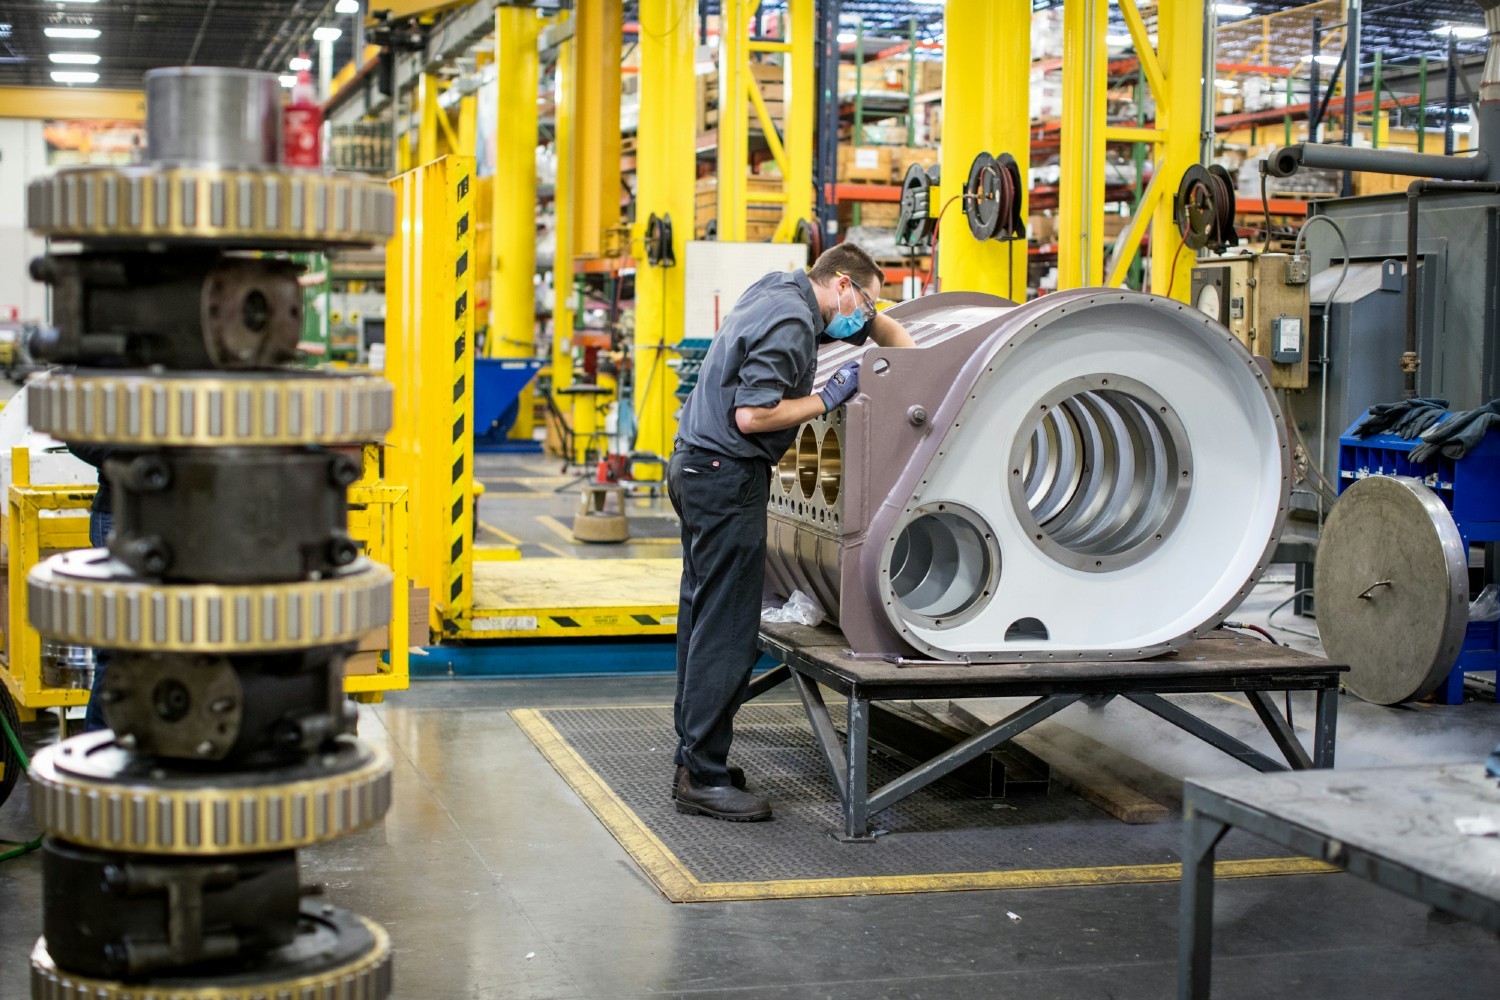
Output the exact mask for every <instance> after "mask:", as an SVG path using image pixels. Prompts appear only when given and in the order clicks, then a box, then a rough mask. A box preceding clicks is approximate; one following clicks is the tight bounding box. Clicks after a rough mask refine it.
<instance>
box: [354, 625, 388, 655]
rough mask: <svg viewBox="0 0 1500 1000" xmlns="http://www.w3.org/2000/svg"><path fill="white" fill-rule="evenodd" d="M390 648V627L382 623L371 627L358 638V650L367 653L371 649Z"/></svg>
mask: <svg viewBox="0 0 1500 1000" xmlns="http://www.w3.org/2000/svg"><path fill="white" fill-rule="evenodd" d="M390 648H391V627H390V626H389V625H382V626H380V627H379V628H376V629H371V630H370V631H368V632H366V633H365V634H364V637H363V638H361V639H360V640H359V652H361V653H367V652H370V651H371V650H382V649H390Z"/></svg>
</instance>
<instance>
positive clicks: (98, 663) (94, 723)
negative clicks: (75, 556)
mask: <svg viewBox="0 0 1500 1000" xmlns="http://www.w3.org/2000/svg"><path fill="white" fill-rule="evenodd" d="M114 525H115V518H114V515H113V514H104V513H100V512H99V511H97V510H96V511H92V512H91V513H90V514H89V544H90V545H92V546H94V548H96V549H100V548H103V547H104V545H105V543H107V542H108V541H109V532H110V530H111V529H112V528H113V527H114ZM108 662H109V654H108V653H106V652H105V651H104V650H102V649H96V650H94V687H93V689H92V690H91V691H89V708H88V712H87V713H85V715H84V717H83V731H84V732H86V733H92V732H93V731H94V730H96V729H107V728H108V726H106V725H105V722H104V702H102V701H100V700H99V692H100V691H103V690H104V667H105V665H106V664H107V663H108Z"/></svg>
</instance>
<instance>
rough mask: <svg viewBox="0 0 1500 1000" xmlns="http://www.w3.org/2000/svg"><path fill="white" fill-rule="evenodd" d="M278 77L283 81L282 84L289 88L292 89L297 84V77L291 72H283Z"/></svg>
mask: <svg viewBox="0 0 1500 1000" xmlns="http://www.w3.org/2000/svg"><path fill="white" fill-rule="evenodd" d="M276 79H277V80H279V81H281V85H282V86H283V87H285V88H286V89H287V90H291V89H292V88H293V87H295V86H297V77H296V76H294V75H293V74H291V73H283V74H281V75H280V76H278V77H277V78H276Z"/></svg>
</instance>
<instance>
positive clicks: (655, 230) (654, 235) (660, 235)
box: [646, 212, 711, 267]
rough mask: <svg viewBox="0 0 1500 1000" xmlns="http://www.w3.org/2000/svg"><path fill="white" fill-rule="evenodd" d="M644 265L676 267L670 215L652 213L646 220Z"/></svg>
mask: <svg viewBox="0 0 1500 1000" xmlns="http://www.w3.org/2000/svg"><path fill="white" fill-rule="evenodd" d="M710 238H711V237H710ZM646 263H647V264H650V265H651V266H652V267H676V266H677V254H676V253H675V252H674V251H673V249H672V215H671V213H670V212H669V213H667V214H666V215H657V214H656V213H655V212H652V213H651V215H650V217H648V218H647V219H646Z"/></svg>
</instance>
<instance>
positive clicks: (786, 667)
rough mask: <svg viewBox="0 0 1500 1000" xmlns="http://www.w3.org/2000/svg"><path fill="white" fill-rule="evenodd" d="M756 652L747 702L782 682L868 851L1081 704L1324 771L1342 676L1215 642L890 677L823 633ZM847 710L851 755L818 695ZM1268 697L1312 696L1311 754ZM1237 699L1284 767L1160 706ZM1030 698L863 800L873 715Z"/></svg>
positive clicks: (768, 642)
mask: <svg viewBox="0 0 1500 1000" xmlns="http://www.w3.org/2000/svg"><path fill="white" fill-rule="evenodd" d="M760 648H761V649H762V650H764V651H765V652H766V653H767V654H769V655H770V657H771V658H772V659H775V660H778V661H780V665H779V666H776V667H774V668H772V669H771V670H770V671H768V672H766V673H764V674H762V675H761V676H759V677H756V678H755V679H754V680H752V681H751V683H750V694H749V697H750V698H755V697H758V696H759V695H762V694H764V693H765V692H767V691H769V690H771V689H772V688H774V687H776V686H777V685H780V684H782V683H784V682H786V681H788V680H790V681H791V682H792V683H793V684H794V685H795V687H796V688H797V694H798V696H799V697H800V698H801V699H802V706H803V708H804V709H805V710H806V712H807V720H808V723H809V724H810V725H811V727H812V731H813V736H814V738H815V739H816V740H817V743H818V747H819V749H820V750H821V751H822V754H823V760H824V762H825V763H827V765H828V769H829V770H830V771H831V772H832V774H833V780H834V784H835V785H836V786H837V788H838V794H839V801H840V803H841V805H842V806H843V812H844V829H843V831H842V835H841V836H840V839H841V840H849V841H863V840H870V839H872V838H871V834H870V816H871V815H872V814H874V813H876V812H879V811H880V810H881V809H884V808H886V807H887V806H890V805H891V804H893V803H895V802H897V801H899V800H900V799H903V798H905V797H906V796H908V795H910V794H911V793H913V792H915V791H917V790H918V789H919V788H922V787H924V786H926V785H929V784H931V783H932V782H934V781H936V780H938V779H939V778H941V777H943V776H944V775H946V774H948V773H949V772H950V771H953V770H954V769H956V768H958V767H960V766H962V765H963V764H965V763H967V762H968V761H970V760H973V759H974V758H976V757H978V756H980V755H981V754H984V753H986V752H988V751H990V750H992V749H994V748H995V747H998V746H999V745H1001V744H1002V743H1004V742H1006V741H1007V740H1010V739H1013V738H1014V737H1015V736H1017V735H1019V734H1021V733H1023V732H1025V731H1026V730H1027V729H1029V728H1031V727H1032V726H1034V725H1036V724H1037V723H1039V722H1041V721H1043V720H1044V719H1046V718H1048V717H1049V716H1052V715H1055V714H1057V713H1058V712H1060V711H1062V710H1063V709H1064V708H1067V707H1068V706H1069V705H1071V704H1073V703H1074V702H1075V701H1078V700H1080V699H1082V698H1085V697H1091V696H1119V697H1122V698H1126V699H1128V700H1130V701H1132V702H1134V703H1135V704H1137V705H1139V706H1141V707H1142V708H1144V709H1146V710H1147V711H1148V712H1151V713H1153V714H1155V715H1157V716H1159V717H1161V718H1162V719H1165V720H1166V721H1168V722H1170V723H1172V724H1173V725H1175V726H1178V727H1180V728H1181V729H1183V730H1185V731H1187V732H1188V733H1191V734H1192V735H1193V736H1196V737H1198V738H1199V739H1201V740H1203V741H1204V742H1205V743H1208V744H1210V745H1211V746H1214V747H1216V748H1218V749H1219V750H1222V751H1224V752H1225V753H1227V754H1229V755H1230V756H1232V757H1235V758H1236V759H1238V760H1241V761H1243V762H1244V763H1246V764H1248V765H1249V766H1251V767H1253V768H1255V769H1256V770H1258V771H1283V770H1287V769H1288V768H1289V767H1290V768H1292V769H1297V770H1301V769H1305V768H1314V767H1318V768H1325V767H1332V766H1333V756H1334V740H1335V737H1336V734H1337V726H1338V685H1339V675H1340V674H1341V673H1343V672H1344V671H1346V670H1347V669H1348V668H1347V667H1344V666H1338V665H1335V664H1333V663H1330V662H1328V661H1327V660H1324V659H1321V658H1320V657H1316V656H1311V655H1308V654H1306V653H1300V652H1297V651H1295V650H1292V649H1288V648H1286V647H1285V646H1277V645H1273V644H1271V643H1269V642H1264V641H1262V640H1260V639H1256V638H1253V637H1247V636H1244V635H1241V634H1239V633H1236V632H1229V631H1224V630H1219V631H1215V632H1212V633H1210V634H1209V635H1207V636H1205V637H1204V638H1202V639H1199V640H1197V641H1195V642H1192V643H1189V644H1188V645H1187V646H1185V647H1183V648H1182V649H1180V650H1178V651H1177V652H1175V653H1170V654H1168V655H1166V656H1161V657H1157V658H1156V659H1154V660H1141V661H1135V662H1119V661H1103V662H1081V661H1069V662H1045V663H1042V662H1033V663H986V664H973V665H969V666H962V665H949V664H941V663H933V664H908V665H898V664H896V663H892V662H888V661H886V660H884V659H872V658H866V657H857V656H854V655H852V654H850V653H849V651H848V649H847V648H846V643H845V640H844V636H843V634H842V633H841V632H839V631H838V629H836V628H833V627H831V626H827V625H824V626H820V627H818V628H811V627H809V626H806V625H795V624H770V623H762V624H761V629H760ZM820 684H822V685H825V686H827V687H829V688H832V689H833V690H835V691H837V692H839V693H840V694H842V695H844V696H845V697H846V698H847V699H848V708H847V715H846V729H845V732H846V733H847V739H848V752H847V753H846V752H845V751H844V749H843V747H842V746H841V745H840V742H839V735H838V732H837V731H836V730H835V728H834V725H833V718H832V716H831V715H830V714H829V711H828V706H827V705H826V704H824V701H823V694H822V691H821V690H820V689H819V687H818V685H820ZM1272 691H1315V692H1317V711H1316V727H1315V729H1314V733H1313V749H1312V753H1311V754H1309V753H1308V751H1307V750H1306V749H1305V748H1304V747H1303V746H1302V744H1301V742H1300V741H1299V740H1298V738H1297V736H1296V733H1295V732H1294V731H1293V729H1292V727H1291V726H1290V725H1288V723H1287V720H1286V719H1285V718H1284V717H1283V716H1282V714H1281V712H1280V711H1279V710H1278V709H1277V708H1276V706H1275V704H1274V703H1273V702H1272V700H1271V697H1270V694H1269V692H1272ZM1215 692H1239V693H1242V694H1244V695H1245V696H1246V697H1247V698H1248V699H1249V700H1250V705H1251V707H1252V708H1254V709H1255V712H1256V714H1257V715H1259V716H1260V719H1261V722H1262V723H1263V724H1264V725H1265V727H1266V729H1267V731H1268V732H1269V733H1270V735H1271V737H1272V739H1273V740H1274V741H1275V742H1276V746H1277V747H1278V749H1280V751H1281V753H1282V755H1283V756H1284V757H1285V758H1286V763H1285V764H1283V763H1281V762H1280V761H1277V760H1274V759H1272V758H1271V757H1268V756H1266V755H1265V754H1263V753H1261V752H1260V751H1259V750H1256V749H1255V748H1254V747H1251V746H1249V745H1248V744H1246V743H1244V742H1243V741H1241V740H1239V739H1237V738H1235V737H1234V736H1231V735H1230V734H1228V733H1226V732H1224V731H1223V730H1221V729H1219V728H1217V727H1216V726H1213V725H1210V724H1209V723H1208V722H1206V721H1204V720H1203V719H1201V718H1199V717H1198V716H1196V715H1194V714H1193V713H1191V712H1189V711H1187V710H1186V709H1185V708H1183V707H1182V706H1180V705H1178V704H1175V703H1174V702H1171V701H1168V700H1167V699H1166V698H1164V697H1162V696H1163V695H1164V694H1207V693H1215ZM1013 697H1027V698H1035V699H1036V700H1035V701H1033V702H1031V704H1029V705H1027V706H1025V707H1024V708H1022V709H1020V710H1018V711H1016V712H1014V713H1012V714H1011V715H1010V716H1009V717H1007V718H1005V719H1003V720H1001V721H1000V722H998V723H996V724H995V725H993V726H991V727H990V728H989V729H987V730H985V731H984V732H982V733H979V734H977V735H975V736H972V737H970V738H969V739H967V740H964V741H963V742H961V743H958V744H957V745H955V746H954V747H952V748H951V749H949V750H947V751H945V752H943V753H941V754H939V755H938V756H936V757H933V758H932V759H931V760H928V761H926V762H925V763H923V764H921V765H919V766H917V767H915V768H913V769H912V770H910V771H908V772H907V773H906V774H903V775H902V776H901V777H899V778H896V779H894V780H892V781H890V782H888V783H887V784H885V785H884V786H882V787H881V788H879V789H876V790H875V791H874V792H871V791H870V790H869V782H868V774H869V771H868V763H869V760H868V759H869V752H870V703H871V702H877V701H911V700H923V699H947V700H957V699H963V698H1013Z"/></svg>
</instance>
